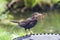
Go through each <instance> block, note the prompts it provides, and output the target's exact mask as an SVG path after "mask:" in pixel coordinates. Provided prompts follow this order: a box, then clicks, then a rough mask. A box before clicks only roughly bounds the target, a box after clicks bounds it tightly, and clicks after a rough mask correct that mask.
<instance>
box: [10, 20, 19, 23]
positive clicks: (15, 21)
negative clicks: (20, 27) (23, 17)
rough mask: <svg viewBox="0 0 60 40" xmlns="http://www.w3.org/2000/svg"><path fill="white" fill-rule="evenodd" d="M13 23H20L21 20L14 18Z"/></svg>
mask: <svg viewBox="0 0 60 40" xmlns="http://www.w3.org/2000/svg"><path fill="white" fill-rule="evenodd" d="M11 22H13V23H19V20H12V21H11Z"/></svg>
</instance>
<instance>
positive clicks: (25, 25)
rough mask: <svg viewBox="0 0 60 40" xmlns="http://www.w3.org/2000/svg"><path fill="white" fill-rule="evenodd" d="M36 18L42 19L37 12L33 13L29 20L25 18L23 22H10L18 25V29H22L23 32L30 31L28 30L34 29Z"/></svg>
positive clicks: (41, 15)
mask: <svg viewBox="0 0 60 40" xmlns="http://www.w3.org/2000/svg"><path fill="white" fill-rule="evenodd" d="M38 17H39V18H41V17H42V18H43V14H41V13H38V12H34V13H33V14H32V16H31V17H29V18H27V19H25V20H22V21H18V20H11V22H13V23H18V25H19V26H20V27H22V28H24V29H25V30H27V29H28V30H29V31H30V29H31V28H33V27H35V25H36V24H37V22H38Z"/></svg>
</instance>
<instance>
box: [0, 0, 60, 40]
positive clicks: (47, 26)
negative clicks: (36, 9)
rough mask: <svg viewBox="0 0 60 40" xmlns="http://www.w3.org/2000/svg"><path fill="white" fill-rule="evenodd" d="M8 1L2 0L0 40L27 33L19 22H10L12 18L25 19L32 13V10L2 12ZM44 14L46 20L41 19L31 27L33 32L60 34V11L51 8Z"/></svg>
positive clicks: (56, 0) (0, 7) (0, 0)
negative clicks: (17, 12) (16, 12)
mask: <svg viewBox="0 0 60 40" xmlns="http://www.w3.org/2000/svg"><path fill="white" fill-rule="evenodd" d="M50 1H51V0H50ZM58 1H59V0H53V3H57V2H58ZM7 2H8V0H0V19H1V20H2V21H0V40H12V38H14V37H17V36H23V35H25V34H26V32H25V30H24V28H21V27H19V26H18V25H17V24H15V23H12V22H10V20H20V19H25V18H28V17H30V16H31V15H32V12H26V13H20V14H14V13H13V14H12V13H10V12H7V13H6V14H2V13H1V12H3V11H4V10H5V9H6V4H7ZM32 2H33V1H32ZM34 3H36V2H34ZM34 3H32V4H33V6H34V5H35V4H34ZM26 5H27V4H26ZM43 14H45V15H44V16H45V18H44V20H42V21H40V20H39V21H38V23H37V24H36V26H35V27H34V28H32V29H31V30H32V31H33V33H58V34H60V13H59V12H58V11H57V10H54V11H51V10H50V11H48V12H47V13H45V12H44V13H43ZM48 14H49V15H48Z"/></svg>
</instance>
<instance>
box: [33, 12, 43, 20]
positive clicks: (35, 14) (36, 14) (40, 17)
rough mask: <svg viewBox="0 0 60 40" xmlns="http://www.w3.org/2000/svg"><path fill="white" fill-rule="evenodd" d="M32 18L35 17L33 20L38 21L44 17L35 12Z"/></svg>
mask: <svg viewBox="0 0 60 40" xmlns="http://www.w3.org/2000/svg"><path fill="white" fill-rule="evenodd" d="M32 17H35V18H39V19H43V18H44V15H43V14H41V13H38V12H35V13H34V14H33V15H32Z"/></svg>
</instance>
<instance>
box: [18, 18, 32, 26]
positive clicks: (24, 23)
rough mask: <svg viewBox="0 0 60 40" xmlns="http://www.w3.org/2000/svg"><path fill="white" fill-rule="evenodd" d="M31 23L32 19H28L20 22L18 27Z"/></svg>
mask: <svg viewBox="0 0 60 40" xmlns="http://www.w3.org/2000/svg"><path fill="white" fill-rule="evenodd" d="M31 21H32V19H30V18H28V19H26V20H24V21H21V22H20V24H19V25H21V26H26V25H27V24H28V23H30V22H31Z"/></svg>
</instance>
